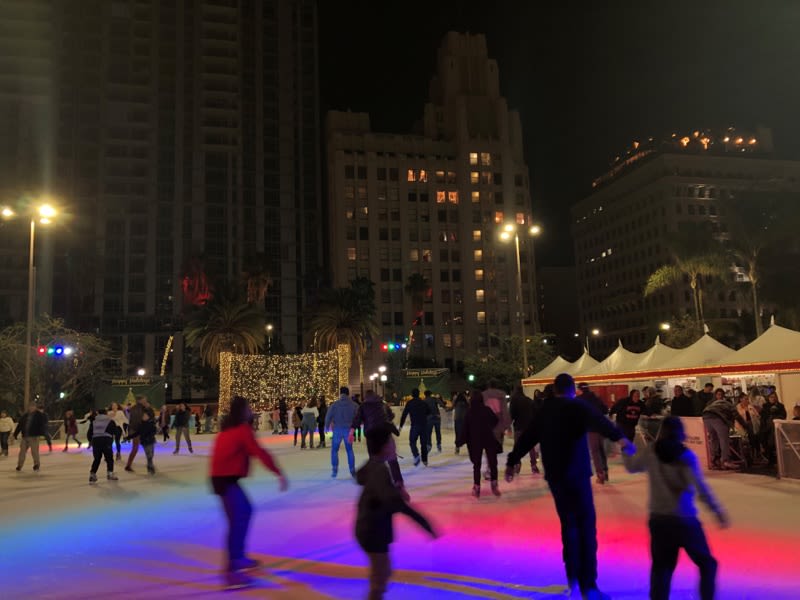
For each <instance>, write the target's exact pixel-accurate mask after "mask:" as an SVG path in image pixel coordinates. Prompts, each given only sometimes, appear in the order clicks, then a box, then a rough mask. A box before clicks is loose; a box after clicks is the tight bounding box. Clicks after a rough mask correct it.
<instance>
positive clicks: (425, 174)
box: [419, 169, 428, 183]
mask: <svg viewBox="0 0 800 600" xmlns="http://www.w3.org/2000/svg"><path fill="white" fill-rule="evenodd" d="M419 181H421V182H423V183H427V181H428V172H427V171H426V170H425V169H421V170H420V172H419Z"/></svg>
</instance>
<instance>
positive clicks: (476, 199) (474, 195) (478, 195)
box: [472, 192, 481, 202]
mask: <svg viewBox="0 0 800 600" xmlns="http://www.w3.org/2000/svg"><path fill="white" fill-rule="evenodd" d="M472 201H473V202H480V201H481V193H480V192H472Z"/></svg>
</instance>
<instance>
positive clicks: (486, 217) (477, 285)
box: [326, 33, 538, 372]
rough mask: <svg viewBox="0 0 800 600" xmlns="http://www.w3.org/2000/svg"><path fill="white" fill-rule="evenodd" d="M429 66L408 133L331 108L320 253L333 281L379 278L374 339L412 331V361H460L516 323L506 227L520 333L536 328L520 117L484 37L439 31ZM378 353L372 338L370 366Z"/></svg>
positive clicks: (398, 338)
mask: <svg viewBox="0 0 800 600" xmlns="http://www.w3.org/2000/svg"><path fill="white" fill-rule="evenodd" d="M437 67H438V68H437V73H436V75H435V76H434V77H433V79H432V80H431V84H430V96H429V101H428V103H427V104H426V105H425V106H424V110H423V118H422V120H421V122H420V124H419V127H418V129H417V131H415V132H408V133H381V132H374V131H372V130H371V128H370V121H369V116H368V115H367V114H364V113H349V112H330V113H329V114H328V117H327V126H326V138H327V166H328V175H327V177H328V198H329V211H330V215H329V225H328V226H329V231H330V240H331V242H330V258H329V260H330V266H331V271H332V276H333V282H334V285H336V286H346V285H348V281H350V280H352V279H354V278H356V277H358V276H365V277H368V278H370V279H371V280H372V281H373V282H375V283H376V294H377V299H376V300H377V312H378V317H379V321H380V326H381V336H382V339H381V342H383V343H387V342H389V341H392V342H399V343H403V342H405V341H406V340H407V338H411V340H410V341H411V348H410V350H409V356H410V358H411V359H412V361H413V360H416V361H419V362H422V363H427V364H432V363H433V362H435V363H437V364H439V365H440V366H445V367H448V368H450V369H451V370H459V368H460V366H461V364H462V361H463V358H464V356H465V354H467V353H476V352H483V353H486V352H489V351H490V350H491V349H492V348H493V347H495V346H496V345H497V344H498V339H499V338H502V337H507V336H510V335H512V334H515V333H518V332H519V331H520V316H519V314H518V313H519V310H518V308H517V307H518V303H517V291H516V258H515V250H514V242H513V239H512V241H511V243H510V244H508V243H503V242H501V241H500V239H499V234H500V231H501V229H502V228H503V226H504V225H506V224H513V225H515V226H516V227H517V229H518V231H519V236H520V254H521V256H520V258H521V274H522V288H523V293H522V296H523V301H524V309H523V312H524V319H525V324H526V327H527V331H528V332H532V331H535V330H537V329H538V325H537V323H536V310H535V308H536V304H535V301H534V296H535V289H534V285H533V278H534V272H535V270H534V261H533V244H532V240H530V239H529V238H528V237H527V231H528V229H529V227H530V226H531V223H532V217H531V200H530V193H529V182H528V169H527V167H526V165H525V162H524V159H523V152H522V130H521V125H520V119H519V114H518V113H517V112H516V111H513V110H509V108H508V106H507V104H506V101H505V99H504V98H503V97H502V96H501V95H500V90H499V73H498V68H497V63H496V62H495V61H494V60H492V59H490V58H489V56H488V53H487V48H486V40H485V38H484V37H483V36H480V35H468V34H458V33H448V34H447V36H446V37H445V38H444V41H443V43H442V45H441V47H440V48H439V53H438V58H437ZM412 274H420V275H422V276H423V277H424V278H425V279H426V280H427V281H428V282H429V284H430V288H431V290H430V293H429V294H428V296H427V297H426V298H425V301H424V306H423V311H422V318H421V319H420V322H419V323H418V325H417V326H414V325H413V323H414V321H415V319H416V314H415V312H414V311H412V304H411V298H410V295H409V294H408V293H406V292H405V291H404V288H405V286H406V283H407V281H408V279H409V277H410V276H411V275H412ZM412 328H413V332H414V333H413V336H410V335H409V333H410V331H411V330H412ZM386 358H387V357H386V356H385V355H382V352H381V348H380V344H376V345H375V347H374V348H373V349H372V351H371V354H370V356H368V357H367V364H368V366H367V368H368V369H371V368H372V366H370V365H375V366H377V364H379V363H381V362H383V361H385V360H386ZM368 372H369V371H368Z"/></svg>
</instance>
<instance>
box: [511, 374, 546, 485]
mask: <svg viewBox="0 0 800 600" xmlns="http://www.w3.org/2000/svg"><path fill="white" fill-rule="evenodd" d="M508 410H509V413H510V415H511V424H512V425H513V426H514V442H515V443H516V441H517V440H518V439H519V438H520V436H521V435H522V432H523V431H525V430H526V429H527V428H528V427H530V425H531V422H532V421H533V413H534V408H533V398H528V396H526V395H525V392H523V391H522V386H521V385H518V386H517V387H516V388H514V393H513V394H511V401H510V402H509V407H508ZM529 455H530V459H531V473H538V472H539V467H537V466H536V460H537V458H538V457H537V455H536V448H535V447H534V448H531V451H530V454H529ZM520 467H521V465H517V473H519V471H520Z"/></svg>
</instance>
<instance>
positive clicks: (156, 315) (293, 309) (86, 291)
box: [0, 0, 323, 375]
mask: <svg viewBox="0 0 800 600" xmlns="http://www.w3.org/2000/svg"><path fill="white" fill-rule="evenodd" d="M317 27H318V24H317V12H316V2H314V1H313V0H264V1H263V2H261V1H258V2H253V1H249V0H193V1H190V2H155V1H142V0H113V1H106V0H87V1H83V2H56V1H50V0H33V1H28V0H18V1H15V0H4V1H3V2H2V3H0V28H2V32H3V36H0V37H2V40H1V41H0V45H2V46H1V47H2V59H0V133H1V134H2V136H3V144H2V146H3V148H2V150H0V173H2V174H3V177H2V183H0V185H1V186H2V191H3V198H4V200H8V199H15V198H17V199H19V198H22V197H23V195H24V194H25V193H27V194H29V195H32V196H38V195H41V194H49V195H51V196H52V197H53V198H54V199H55V202H56V203H57V204H59V205H60V206H61V207H62V208H63V210H64V211H66V212H67V213H69V215H65V216H64V218H62V219H60V220H59V222H58V223H57V224H55V226H54V227H53V228H52V229H51V230H49V231H44V230H42V232H41V235H40V237H39V239H40V240H41V242H42V246H41V247H37V262H38V263H39V264H38V265H37V271H38V275H39V277H38V282H37V299H38V311H40V312H49V313H51V314H54V315H56V316H62V317H64V318H66V320H67V323H68V324H69V325H72V326H74V327H76V328H79V329H82V330H91V331H97V332H99V333H100V334H102V335H104V336H107V337H109V338H110V339H111V340H112V342H113V346H114V348H115V350H116V351H117V352H119V353H120V354H121V356H122V357H123V364H122V365H121V366H120V370H121V371H122V374H127V373H130V372H132V371H135V370H136V369H137V368H139V367H144V368H145V369H147V371H148V372H150V373H152V372H157V371H158V369H159V367H160V364H161V355H162V353H163V351H164V348H165V345H166V342H167V338H168V336H170V335H171V334H174V333H176V332H179V331H180V330H181V328H182V315H183V314H184V311H185V309H186V307H187V306H191V304H193V303H195V304H198V303H201V302H202V300H203V298H204V295H205V288H204V287H203V286H204V285H205V282H207V281H218V282H226V281H233V280H241V277H242V274H243V273H244V272H248V273H252V272H255V271H256V270H259V271H263V272H265V273H268V274H269V276H270V278H271V280H272V286H271V287H270V289H269V292H268V294H267V295H266V299H265V302H266V308H267V310H268V313H269V319H270V321H271V322H272V323H273V328H274V329H273V332H272V338H273V347H275V346H278V347H280V348H283V349H285V350H286V351H298V350H301V349H302V334H303V322H302V320H303V316H302V315H303V308H304V306H305V305H306V303H307V301H308V300H309V296H310V295H313V290H314V289H315V288H316V287H317V284H318V281H317V280H318V279H319V277H321V273H322V264H323V258H322V256H323V248H322V246H321V244H320V243H319V240H320V238H321V235H322V234H321V231H322V218H321V214H322V199H321V191H320V160H319V156H320V149H319V137H320V136H319V133H320V123H319V93H318V76H317V75H318V73H317V70H318V59H317ZM16 203H17V204H18V205H19V206H18V208H21V209H24V208H25V207H24V204H25V202H24V201H22V200H20V201H18V202H16ZM14 229H15V226H14V225H13V224H12V223H6V224H5V225H4V235H2V236H0V237H2V240H1V241H0V282H2V283H0V285H1V286H3V289H2V301H0V319H2V320H4V321H10V320H19V319H24V306H25V298H26V285H25V282H26V279H27V272H26V267H27V258H26V255H27V244H26V240H27V228H26V227H24V226H22V227H21V229H22V233H13V234H12V233H9V234H8V235H6V232H7V231H8V232H11V231H12V230H14ZM17 229H20V228H19V227H17ZM174 348H175V351H174V354H173V360H172V362H171V366H170V368H169V370H168V374H174V375H179V374H180V372H181V368H182V366H183V362H184V360H185V356H184V352H183V350H184V348H183V344H182V342H181V339H180V335H178V336H177V338H176V343H175V345H174Z"/></svg>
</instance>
